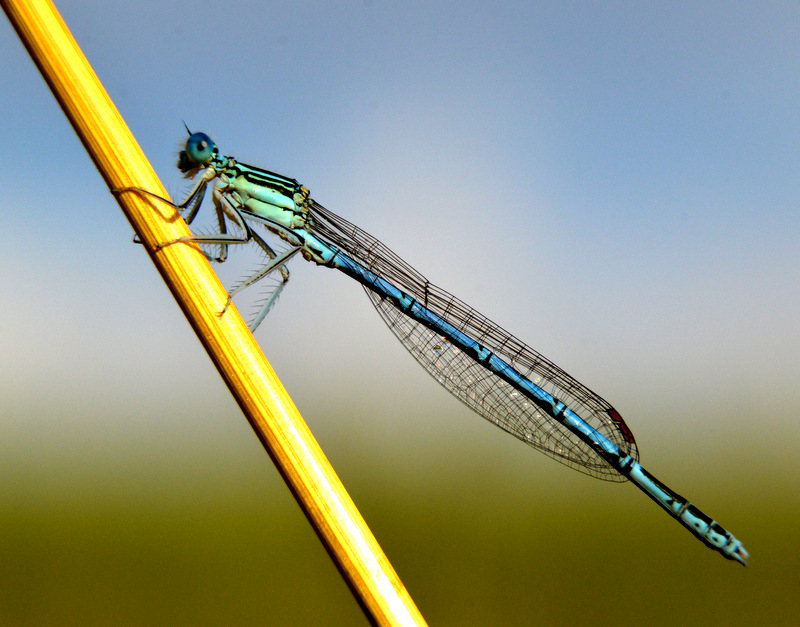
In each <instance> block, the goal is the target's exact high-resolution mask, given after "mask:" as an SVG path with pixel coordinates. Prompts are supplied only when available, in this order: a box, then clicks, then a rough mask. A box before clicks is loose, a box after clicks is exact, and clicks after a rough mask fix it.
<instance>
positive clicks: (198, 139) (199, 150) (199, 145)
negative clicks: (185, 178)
mask: <svg viewBox="0 0 800 627" xmlns="http://www.w3.org/2000/svg"><path fill="white" fill-rule="evenodd" d="M216 154H217V145H216V144H215V143H214V142H213V141H212V140H211V138H210V137H209V136H208V135H206V134H205V133H192V135H191V136H190V137H189V139H188V140H186V156H187V157H188V158H189V159H190V160H192V161H194V162H195V163H197V164H199V165H206V164H207V163H208V162H209V161H211V159H212V158H213V157H214V155H216Z"/></svg>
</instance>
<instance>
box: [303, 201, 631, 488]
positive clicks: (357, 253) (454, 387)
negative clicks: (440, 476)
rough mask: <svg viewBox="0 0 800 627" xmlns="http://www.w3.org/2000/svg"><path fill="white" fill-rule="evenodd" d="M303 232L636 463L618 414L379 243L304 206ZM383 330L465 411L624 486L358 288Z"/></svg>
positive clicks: (551, 426)
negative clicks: (413, 303)
mask: <svg viewBox="0 0 800 627" xmlns="http://www.w3.org/2000/svg"><path fill="white" fill-rule="evenodd" d="M310 214H311V217H312V219H313V224H312V225H311V226H310V228H309V230H311V231H313V233H314V234H315V235H316V236H317V237H319V238H320V239H322V240H324V241H326V242H327V243H329V244H332V245H333V246H336V247H337V248H339V249H341V250H343V251H344V252H346V253H347V254H348V255H350V256H352V257H353V259H355V260H356V261H358V262H359V263H361V264H362V265H364V266H365V267H366V268H368V269H369V270H370V271H372V272H374V273H375V274H377V275H378V276H380V277H382V278H383V279H385V280H387V281H390V282H391V283H393V284H394V285H395V286H396V287H398V288H399V289H401V290H402V291H404V292H405V293H407V294H408V295H410V296H412V297H413V298H414V299H415V300H417V302H419V303H421V304H423V305H424V306H425V307H427V308H428V309H429V310H430V311H432V312H433V313H435V314H436V315H438V316H440V317H441V318H443V319H445V320H446V321H448V322H449V323H450V324H452V325H453V326H455V327H456V328H457V329H459V330H460V331H462V332H463V333H465V334H466V335H468V336H470V337H471V338H473V339H475V340H476V341H478V342H479V343H481V344H482V345H483V346H485V347H486V348H488V349H489V350H491V351H492V352H493V353H494V354H495V355H497V356H498V357H500V358H501V359H503V360H504V361H505V362H506V363H508V364H509V365H511V366H512V367H514V368H515V369H516V370H517V371H518V372H519V373H520V374H522V375H523V376H524V377H526V378H527V379H529V380H530V381H532V382H533V383H534V384H536V385H537V386H539V387H540V388H542V389H544V390H545V391H546V392H548V393H550V394H552V395H553V396H554V397H555V398H558V399H559V400H561V401H563V402H564V403H566V405H567V406H568V407H569V408H570V409H572V411H574V412H575V413H576V414H578V415H579V416H580V417H581V418H582V419H583V420H584V421H585V422H586V423H587V424H589V425H590V426H591V427H593V428H594V429H596V430H597V431H598V432H599V433H601V434H602V435H603V436H605V437H606V438H608V439H609V440H610V441H611V442H613V443H614V444H615V445H616V446H617V447H618V448H619V449H620V450H621V451H623V452H625V453H627V454H629V455H631V457H633V458H634V459H636V460H638V450H637V447H636V442H635V440H634V437H633V433H631V431H630V429H629V428H628V426H627V425H626V424H625V421H624V420H623V419H622V417H621V416H620V415H619V413H618V412H617V411H616V410H615V409H614V408H613V407H612V406H611V405H610V404H609V403H608V402H607V401H605V400H604V399H603V398H601V397H600V396H599V395H597V394H595V393H594V392H592V391H591V390H590V389H588V388H587V387H586V386H584V385H583V384H581V383H580V382H578V381H577V380H575V379H574V378H572V377H571V376H570V375H569V374H567V373H566V372H564V370H562V369H561V368H559V367H558V366H556V365H555V364H553V363H552V362H551V361H549V360H548V359H546V358H545V357H543V356H542V355H540V354H539V353H537V352H536V351H535V350H534V349H532V348H530V347H529V346H527V345H526V344H524V343H523V342H522V341H520V340H518V339H517V338H515V337H514V336H512V335H511V334H509V333H508V332H506V331H505V330H503V329H502V328H501V327H499V326H498V325H496V324H495V323H493V322H492V321H491V320H489V319H488V318H486V316H484V315H482V314H480V313H479V312H477V311H475V310H474V309H472V308H471V307H469V306H468V305H467V304H466V303H464V302H462V301H460V300H459V299H458V298H456V297H455V296H453V295H452V294H449V293H448V292H446V291H444V290H443V289H441V288H439V287H437V286H435V285H433V284H432V283H430V282H429V281H428V280H427V279H426V278H425V277H424V276H422V275H421V274H420V273H419V272H418V271H416V270H415V269H414V268H412V267H411V266H410V265H408V264H407V263H406V262H404V261H403V260H402V259H400V257H398V256H397V255H396V254H395V253H394V252H392V251H391V250H390V249H389V248H387V247H386V246H385V245H384V244H382V243H381V242H380V241H378V240H377V239H375V238H374V237H372V236H371V235H369V234H368V233H366V232H365V231H363V230H361V229H359V228H358V227H357V226H355V225H353V224H351V223H350V222H347V221H346V220H344V219H343V218H341V217H339V216H337V215H336V214H334V213H332V212H330V211H328V210H327V209H325V208H324V207H322V206H321V205H319V204H317V203H316V202H313V201H312V203H311V207H310ZM365 291H366V292H367V295H368V296H369V297H370V300H371V301H372V304H373V305H374V306H375V308H376V309H377V310H378V313H379V314H380V315H381V318H383V320H384V322H385V323H386V325H387V326H388V327H389V329H390V330H391V331H392V333H394V335H395V336H396V337H397V338H398V339H399V340H400V342H401V343H402V344H403V346H404V347H405V348H406V349H407V350H408V351H409V352H410V353H411V355H412V356H413V357H414V359H416V360H417V361H418V362H419V364H420V365H421V366H422V367H423V368H424V369H425V370H426V371H427V372H428V373H429V374H430V375H431V376H432V377H433V378H434V379H436V381H438V382H439V383H440V384H441V385H442V386H443V387H444V388H446V389H447V390H448V391H449V392H450V393H451V394H453V396H455V397H456V398H458V399H459V400H460V401H461V402H463V403H464V404H465V405H467V406H468V407H469V408H471V409H472V410H474V411H475V412H477V413H478V414H480V415H481V416H483V417H484V418H486V420H488V421H490V422H492V423H494V424H495V425H497V426H498V427H500V428H501V429H504V430H505V431H508V432H509V433H511V434H512V435H514V436H515V437H517V438H519V439H520V440H522V441H523V442H525V443H526V444H529V445H530V446H533V447H534V448H536V449H538V450H540V451H542V452H543V453H545V454H546V455H548V456H550V457H552V458H554V459H555V460H557V461H559V462H561V463H563V464H565V465H567V466H570V467H572V468H575V469H576V470H579V471H580V472H583V473H585V474H588V475H591V476H593V477H597V478H599V479H604V480H606V481H626V478H625V477H624V476H622V475H620V474H619V473H618V472H617V471H616V470H615V469H614V468H613V467H611V466H610V465H609V464H608V463H607V462H606V461H605V460H604V459H603V458H602V457H601V456H600V455H598V454H597V453H596V452H595V451H594V449H592V448H591V447H590V446H589V445H587V444H585V443H584V442H582V441H581V440H579V439H578V438H577V437H576V436H575V435H574V434H572V433H571V432H570V431H569V430H568V429H566V428H565V427H563V426H562V425H561V424H560V423H559V422H558V421H556V420H555V419H553V418H552V417H551V416H549V415H547V414H545V413H544V412H542V411H540V410H539V408H538V407H537V406H536V405H535V404H534V403H532V402H531V401H530V400H528V399H527V397H525V396H524V395H523V394H522V393H521V392H519V391H518V390H516V389H515V388H513V387H512V386H511V385H510V384H508V383H506V382H505V381H503V380H502V379H500V378H499V377H497V376H496V375H495V374H493V373H492V372H491V371H489V370H487V369H485V368H484V367H483V366H481V365H480V364H478V363H477V362H475V361H474V360H473V359H472V358H471V357H469V356H468V355H466V354H465V353H464V352H462V351H461V350H460V349H458V348H457V347H456V346H454V345H452V344H450V343H449V342H447V340H446V338H443V337H442V336H441V335H438V334H436V333H434V332H433V331H431V330H430V329H429V328H427V327H426V326H424V325H422V324H420V323H418V322H416V321H415V320H413V319H411V318H409V317H407V316H406V315H405V314H403V313H402V312H401V311H400V310H398V309H397V308H396V307H395V306H394V305H393V304H392V303H391V302H390V301H389V300H387V299H383V298H381V297H380V296H378V295H377V294H375V293H374V292H372V291H370V290H368V289H366V288H365Z"/></svg>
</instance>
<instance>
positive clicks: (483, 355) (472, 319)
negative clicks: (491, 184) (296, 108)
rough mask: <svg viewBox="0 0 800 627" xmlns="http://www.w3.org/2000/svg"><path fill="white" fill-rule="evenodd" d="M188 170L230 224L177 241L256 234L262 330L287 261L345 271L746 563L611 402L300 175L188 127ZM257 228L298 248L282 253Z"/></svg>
mask: <svg viewBox="0 0 800 627" xmlns="http://www.w3.org/2000/svg"><path fill="white" fill-rule="evenodd" d="M187 131H188V129H187ZM178 167H179V168H180V170H181V171H182V172H183V173H184V174H185V175H186V176H187V178H193V177H196V176H197V175H199V178H198V179H197V182H196V184H195V185H194V187H193V188H192V190H191V191H190V193H189V194H188V196H187V198H186V200H184V201H183V202H182V203H181V204H180V205H178V208H179V209H180V210H181V212H182V214H183V216H184V218H185V219H186V222H188V223H191V222H192V221H193V220H194V218H195V216H196V215H197V212H198V211H199V209H200V206H201V204H202V201H203V198H204V196H205V192H206V189H207V187H208V185H209V183H211V182H212V181H215V183H214V186H213V191H212V199H213V204H214V208H215V210H216V215H217V222H218V228H219V231H218V232H215V233H209V234H195V235H193V236H191V237H187V238H182V239H180V240H176V242H180V241H191V242H197V243H199V244H202V245H215V246H216V247H217V252H216V254H214V255H211V254H209V253H206V254H207V256H209V258H211V259H214V260H216V261H224V260H225V259H226V257H227V252H228V250H227V247H228V246H229V245H237V244H245V243H255V245H257V246H258V247H259V248H260V249H261V250H262V251H263V252H264V254H265V255H266V257H267V258H268V261H267V263H265V264H264V265H263V266H262V267H260V268H259V269H258V270H257V271H256V272H255V273H253V274H252V275H251V276H249V277H247V278H246V279H245V280H244V281H243V282H242V283H240V284H239V286H238V287H236V288H235V289H234V290H233V291H231V292H230V294H229V296H230V297H231V298H232V297H233V296H234V295H235V294H236V293H238V292H240V291H241V290H243V289H244V288H246V287H248V286H250V285H253V284H254V283H256V282H257V281H260V280H261V279H263V278H265V277H268V276H271V275H273V276H275V277H276V278H277V283H276V286H275V288H274V289H273V290H272V292H271V293H270V295H269V296H268V297H267V298H266V300H265V301H264V302H263V304H262V305H261V307H260V309H259V311H258V313H257V315H256V316H255V318H254V319H253V321H252V322H251V324H250V328H251V330H255V329H256V327H258V325H259V324H260V323H261V321H262V320H263V319H264V317H265V316H266V315H267V313H268V312H269V310H270V308H271V307H272V306H273V305H274V304H275V302H276V300H277V298H278V296H279V295H280V293H281V290H283V288H284V286H285V285H286V282H287V281H288V279H289V272H288V270H287V268H286V264H287V262H288V261H289V260H290V259H291V258H292V257H293V256H294V255H295V254H297V253H300V255H301V256H302V257H303V258H305V259H306V260H308V261H311V262H314V263H316V264H318V265H321V266H327V267H330V268H336V269H337V270H340V271H341V272H344V273H345V274H347V275H348V276H350V277H352V278H354V279H355V280H356V281H358V282H359V283H361V285H362V286H363V287H364V290H365V291H366V293H367V295H368V296H369V298H370V300H371V301H372V304H373V305H374V306H375V308H376V309H377V310H378V313H379V314H380V315H381V318H383V320H384V322H385V323H386V325H387V326H388V327H389V329H390V330H391V331H392V333H394V335H395V336H396V337H397V339H399V340H400V342H401V343H402V344H403V346H404V347H405V348H406V349H407V350H408V351H409V352H410V353H411V355H412V356H413V357H414V359H416V360H417V361H418V362H419V363H420V365H421V366H422V367H423V368H424V369H425V370H426V371H427V372H428V373H429V374H430V375H431V376H432V377H433V378H434V379H436V381H438V382H439V383H440V384H441V385H442V386H443V387H445V388H446V389H447V390H448V391H449V392H450V393H451V394H453V395H454V396H455V397H456V398H458V399H459V400H460V401H462V402H463V403H464V404H465V405H467V406H468V407H470V408H471V409H473V410H474V411H475V412H477V413H478V414H480V415H481V416H483V417H484V418H486V419H487V420H488V421H490V422H492V423H494V424H495V425H497V426H498V427H500V428H501V429H504V430H505V431H507V432H509V433H510V434H512V435H514V436H515V437H517V438H519V439H520V440H522V441H523V442H525V443H526V444H528V445H530V446H532V447H534V448H536V449H538V450H540V451H542V452H543V453H545V454H546V455H549V456H550V457H552V458H554V459H555V460H557V461H559V462H561V463H563V464H565V465H567V466H570V467H572V468H575V469H576V470H579V471H580V472H583V473H585V474H587V475H591V476H593V477H597V478H599V479H604V480H607V481H625V480H626V479H629V480H630V481H631V482H632V483H633V484H634V485H635V486H637V487H638V488H640V489H641V490H642V491H643V492H644V493H645V494H647V496H649V497H650V498H651V499H653V500H654V501H655V502H656V503H658V504H659V505H660V506H661V507H663V508H664V509H665V510H666V511H667V512H669V514H670V515H671V516H673V517H674V518H676V519H677V520H678V521H679V522H680V523H681V524H683V525H684V526H685V527H686V528H687V529H689V530H690V531H691V532H692V533H693V534H694V535H695V536H697V538H699V539H700V540H701V541H702V542H703V543H705V544H706V545H707V546H709V547H711V548H712V549H715V550H717V551H719V552H720V553H721V554H722V555H723V556H724V557H726V558H728V559H732V560H736V561H738V562H740V563H742V564H745V560H746V559H747V557H748V554H747V551H746V550H745V549H744V547H743V546H742V543H741V542H740V541H739V540H737V539H736V538H735V537H734V536H733V535H732V534H731V533H729V532H728V531H726V530H725V529H723V528H722V527H721V526H720V525H719V524H717V523H716V522H715V521H714V520H712V519H711V518H710V517H709V516H707V515H706V514H704V513H703V512H702V511H700V510H699V509H698V508H697V507H695V506H694V505H692V504H691V503H689V502H688V501H687V500H686V499H685V498H683V497H682V496H680V495H678V494H677V493H675V492H673V491H672V490H671V489H670V488H668V487H667V486H665V485H664V484H663V483H661V482H660V481H658V480H657V479H656V478H655V477H653V476H652V475H651V474H650V473H648V472H647V471H646V470H645V469H644V468H642V466H641V465H640V464H639V462H638V458H639V454H638V449H637V447H636V442H635V440H634V437H633V433H631V430H630V429H629V428H628V426H627V424H625V421H624V420H623V419H622V417H621V416H620V414H619V412H617V410H616V409H614V408H613V407H612V406H611V405H610V404H609V403H608V402H607V401H606V400H604V399H603V398H601V397H600V396H599V395H597V394H596V393H594V392H593V391H591V390H590V389H589V388H587V387H586V386H585V385H583V384H581V383H580V382H578V381H576V380H575V379H573V378H572V377H571V376H570V375H569V374H567V373H566V372H564V370H562V369H561V368H559V367H558V366H556V365H555V364H553V363H552V362H551V361H549V360H548V359H546V358H545V357H543V356H542V355H540V354H539V353H537V352H536V351H535V350H533V349H532V348H530V347H529V346H527V345H526V344H524V343H523V342H521V341H520V340H518V339H517V338H515V337H514V336H513V335H511V334H510V333H507V332H506V331H504V330H503V329H502V328H500V327H499V326H498V325H496V324H495V323H493V322H492V321H491V320H489V319H488V318H486V317H485V316H483V315H482V314H480V313H478V312H477V311H475V310H474V309H472V308H471V307H469V306H468V305H466V304H465V303H464V302H462V301H460V300H459V299H457V298H456V297H455V296H452V295H451V294H449V293H447V292H446V291H444V290H443V289H441V288H439V287H437V286H436V285H434V284H432V283H430V282H429V281H428V280H427V279H426V278H425V277H424V276H423V275H422V274H420V273H419V272H418V271H417V270H415V269H414V268H412V267H411V266H410V265H409V264H407V263H406V262H405V261H403V260H402V259H400V257H398V256H397V255H396V254H395V253H394V252H392V251H391V250H389V249H388V248H387V247H386V246H384V245H383V244H382V243H381V242H379V241H378V240H377V239H375V238H374V237H372V236H371V235H369V234H368V233H365V232H364V231H362V230H361V229H359V228H358V227H357V226H355V225H353V224H351V223H349V222H348V221H347V220H345V219H343V218H341V217H339V216H337V215H336V214H334V213H332V212H331V211H328V210H327V209H325V207H323V206H322V205H320V204H318V203H317V202H315V201H314V200H313V199H311V197H310V196H309V192H308V190H307V189H306V188H305V187H303V186H302V185H300V184H299V183H298V182H297V181H295V180H294V179H290V178H287V177H285V176H281V175H279V174H275V173H273V172H268V171H266V170H262V169H260V168H256V167H253V166H249V165H246V164H244V163H239V162H237V161H236V160H235V159H234V158H232V157H226V156H222V155H220V154H219V150H218V148H217V146H216V145H215V144H214V142H213V141H212V140H211V138H210V137H209V136H208V135H206V134H205V133H191V132H189V139H188V140H187V142H186V147H185V149H184V150H182V151H181V153H180V157H179V161H178ZM118 191H128V190H118ZM257 227H258V228H259V229H264V230H265V231H263V230H262V232H266V233H271V234H274V235H276V236H277V237H278V238H280V239H281V240H283V241H284V242H285V245H286V246H287V248H286V249H285V250H284V251H283V252H280V253H278V252H276V251H275V250H274V249H273V248H272V247H271V246H270V245H269V244H268V243H267V241H266V240H265V238H264V237H262V236H261V235H260V234H259V232H258V230H257ZM233 231H236V232H233ZM173 243H175V242H166V243H164V244H162V245H161V246H162V247H163V246H165V245H167V244H173Z"/></svg>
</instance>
